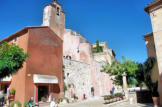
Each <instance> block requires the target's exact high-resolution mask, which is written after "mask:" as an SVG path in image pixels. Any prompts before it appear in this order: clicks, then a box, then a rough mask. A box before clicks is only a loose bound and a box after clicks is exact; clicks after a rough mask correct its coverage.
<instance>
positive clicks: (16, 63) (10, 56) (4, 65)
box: [0, 42, 28, 79]
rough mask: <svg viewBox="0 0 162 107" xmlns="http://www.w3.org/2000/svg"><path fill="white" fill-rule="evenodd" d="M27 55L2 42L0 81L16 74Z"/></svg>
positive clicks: (0, 48) (0, 49)
mask: <svg viewBox="0 0 162 107" xmlns="http://www.w3.org/2000/svg"><path fill="white" fill-rule="evenodd" d="M27 57H28V53H24V51H23V49H22V48H19V47H18V46H17V45H15V44H8V43H7V42H4V43H2V44H0V79H2V78H4V77H6V76H10V75H12V74H14V73H16V72H17V71H18V70H19V69H20V68H22V67H23V62H24V61H25V60H26V59H27Z"/></svg>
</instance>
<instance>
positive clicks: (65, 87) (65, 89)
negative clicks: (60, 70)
mask: <svg viewBox="0 0 162 107" xmlns="http://www.w3.org/2000/svg"><path fill="white" fill-rule="evenodd" d="M66 91H67V86H66V85H65V84H64V93H65V92H66Z"/></svg>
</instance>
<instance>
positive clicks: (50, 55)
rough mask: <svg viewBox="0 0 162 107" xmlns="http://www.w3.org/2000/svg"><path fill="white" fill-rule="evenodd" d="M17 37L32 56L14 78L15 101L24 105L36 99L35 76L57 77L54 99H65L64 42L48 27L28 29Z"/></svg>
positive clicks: (19, 44)
mask: <svg viewBox="0 0 162 107" xmlns="http://www.w3.org/2000/svg"><path fill="white" fill-rule="evenodd" d="M17 36H18V43H17V45H18V46H19V47H21V48H23V49H24V51H25V52H29V54H30V55H29V58H28V59H27V60H26V61H25V63H24V65H23V68H22V69H20V70H19V71H18V73H16V74H15V75H13V76H12V81H11V85H10V86H11V89H12V88H14V89H16V94H15V100H18V101H20V102H21V103H22V104H24V102H25V101H28V100H29V99H30V97H34V86H35V84H34V82H33V74H44V75H53V76H56V77H57V78H58V81H59V84H58V85H54V86H55V87H54V90H55V91H53V92H54V97H55V98H58V97H63V95H64V93H63V78H62V75H63V74H62V56H63V52H62V51H63V48H62V47H63V45H62V40H61V39H60V38H59V37H58V36H57V35H56V34H55V33H54V32H53V31H52V30H51V29H50V28H48V27H33V28H28V29H26V31H25V32H24V33H20V34H19V35H17ZM12 40H13V38H11V39H10V40H7V41H9V42H10V43H11V42H12Z"/></svg>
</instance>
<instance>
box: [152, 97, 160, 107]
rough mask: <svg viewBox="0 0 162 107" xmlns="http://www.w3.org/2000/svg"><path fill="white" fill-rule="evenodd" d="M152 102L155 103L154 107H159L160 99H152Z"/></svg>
mask: <svg viewBox="0 0 162 107" xmlns="http://www.w3.org/2000/svg"><path fill="white" fill-rule="evenodd" d="M152 100H153V103H154V106H157V107H158V106H159V97H152Z"/></svg>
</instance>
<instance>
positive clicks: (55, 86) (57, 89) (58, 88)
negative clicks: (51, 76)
mask: <svg viewBox="0 0 162 107" xmlns="http://www.w3.org/2000/svg"><path fill="white" fill-rule="evenodd" d="M53 91H54V93H60V87H59V84H54V90H53Z"/></svg>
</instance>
